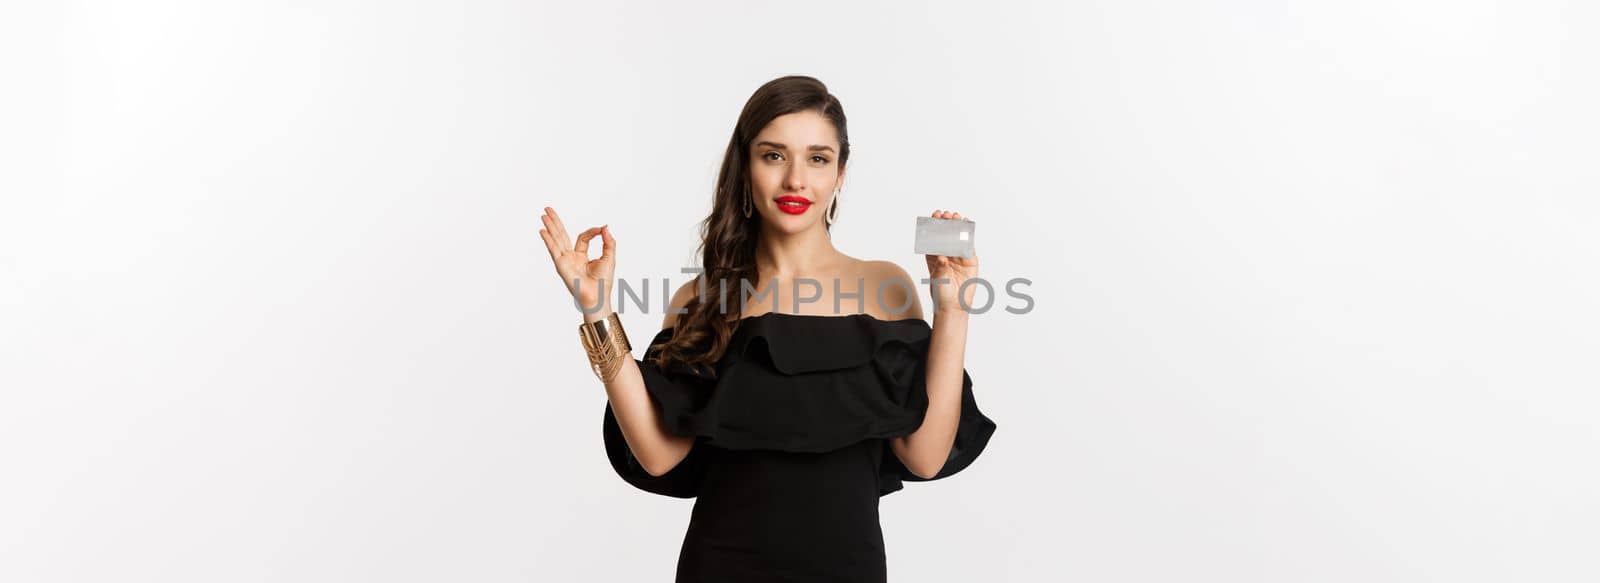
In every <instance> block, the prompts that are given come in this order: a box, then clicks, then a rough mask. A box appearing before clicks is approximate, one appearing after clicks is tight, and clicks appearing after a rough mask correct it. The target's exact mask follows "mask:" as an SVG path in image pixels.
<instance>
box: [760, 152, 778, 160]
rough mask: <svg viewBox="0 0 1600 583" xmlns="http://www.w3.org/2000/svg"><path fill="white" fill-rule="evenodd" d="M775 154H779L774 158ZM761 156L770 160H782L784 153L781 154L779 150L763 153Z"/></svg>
mask: <svg viewBox="0 0 1600 583" xmlns="http://www.w3.org/2000/svg"><path fill="white" fill-rule="evenodd" d="M773 156H777V158H773ZM761 157H762V158H766V159H768V160H782V159H783V155H782V154H779V153H777V152H767V153H766V154H762V155H761Z"/></svg>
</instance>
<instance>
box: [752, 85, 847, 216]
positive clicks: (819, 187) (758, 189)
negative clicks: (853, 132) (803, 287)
mask: <svg viewBox="0 0 1600 583" xmlns="http://www.w3.org/2000/svg"><path fill="white" fill-rule="evenodd" d="M749 156H750V188H751V193H752V194H753V198H754V199H755V200H753V201H751V202H752V204H753V206H754V208H755V210H756V212H758V213H760V214H761V217H762V220H763V221H765V222H766V223H767V225H768V226H776V227H777V228H778V229H780V230H783V231H785V232H800V231H802V230H804V229H807V228H811V227H812V226H813V225H817V224H820V223H824V220H823V215H824V214H826V213H827V212H828V205H829V204H831V203H832V202H833V196H834V191H835V190H836V189H838V188H839V184H840V183H841V182H843V180H844V167H843V166H840V165H839V136H838V132H837V131H835V130H834V128H833V123H832V122H830V121H828V118H826V117H823V115H822V114H821V113H818V112H815V111H801V112H795V113H790V114H786V115H782V116H779V117H777V118H774V119H773V120H772V123H769V124H767V127H765V128H762V129H761V132H760V133H758V134H756V137H755V139H754V140H752V141H751V143H750V152H749Z"/></svg>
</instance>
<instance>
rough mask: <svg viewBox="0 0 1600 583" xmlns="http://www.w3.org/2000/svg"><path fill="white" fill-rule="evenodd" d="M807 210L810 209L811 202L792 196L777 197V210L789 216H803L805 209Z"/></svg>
mask: <svg viewBox="0 0 1600 583" xmlns="http://www.w3.org/2000/svg"><path fill="white" fill-rule="evenodd" d="M809 208H811V201H809V200H806V199H805V198H802V197H798V196H794V195H785V196H780V197H778V210H780V211H783V212H786V213H789V214H791V215H798V214H804V213H805V212H806V209H809Z"/></svg>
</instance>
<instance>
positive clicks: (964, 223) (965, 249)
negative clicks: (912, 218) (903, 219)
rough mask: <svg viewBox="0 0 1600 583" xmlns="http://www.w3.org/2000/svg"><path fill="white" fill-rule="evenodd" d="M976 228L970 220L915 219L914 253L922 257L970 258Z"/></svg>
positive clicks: (925, 217) (922, 217) (975, 236)
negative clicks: (915, 239)
mask: <svg viewBox="0 0 1600 583" xmlns="http://www.w3.org/2000/svg"><path fill="white" fill-rule="evenodd" d="M977 226H978V224H977V223H974V222H972V219H940V218H934V217H927V216H920V217H917V241H916V249H915V252H916V253H918V254H922V255H948V256H950V257H972V246H973V243H974V242H975V239H976V238H977Z"/></svg>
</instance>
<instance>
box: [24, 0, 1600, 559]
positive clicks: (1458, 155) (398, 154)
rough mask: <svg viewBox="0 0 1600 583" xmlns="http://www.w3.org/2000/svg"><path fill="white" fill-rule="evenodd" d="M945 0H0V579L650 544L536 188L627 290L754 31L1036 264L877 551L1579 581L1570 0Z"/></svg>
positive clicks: (1583, 53)
mask: <svg viewBox="0 0 1600 583" xmlns="http://www.w3.org/2000/svg"><path fill="white" fill-rule="evenodd" d="M978 4H980V3H963V4H955V5H946V6H941V7H937V8H933V7H918V6H913V5H911V4H909V3H907V4H906V5H903V6H894V7H891V6H888V5H880V6H867V5H863V4H862V3H832V2H803V3H802V2H793V3H779V4H766V3H763V4H759V5H758V4H754V3H744V2H727V3H716V4H707V5H703V6H699V7H696V8H693V9H690V8H687V7H685V6H684V5H683V3H638V4H632V5H618V4H607V3H599V2H582V3H577V2H563V3H560V4H555V5H545V6H540V5H535V4H527V3H522V2H509V1H507V2H459V1H452V2H418V1H410V2H352V1H338V2H288V3H286V2H257V3H241V2H229V3H219V2H200V1H194V2H143V3H130V2H62V3H51V4H34V3H15V4H12V5H8V7H6V8H4V9H0V22H4V24H3V25H0V28H3V32H4V34H0V49H3V50H0V59H3V64H4V71H5V75H4V80H3V82H4V84H5V85H4V91H3V92H0V100H3V106H4V107H3V108H0V116H3V118H0V122H3V127H4V129H0V144H3V146H0V148H3V149H0V156H3V162H0V169H3V173H0V179H3V181H4V182H3V184H0V194H3V207H0V302H3V309H0V386H3V393H0V472H3V476H4V477H3V479H0V580H4V581H16V582H32V581H162V582H169V581H295V582H300V581H385V582H398V581H473V582H488V581H668V580H670V578H671V572H672V569H673V565H674V563H675V561H676V558H677V551H678V545H679V543H680V542H681V540H682V536H683V529H684V527H685V526H686V524H687V520H688V516H689V510H690V505H691V504H692V501H690V500H678V499H671V498H665V497H660V496H653V495H649V494H646V493H643V492H640V491H637V490H634V489H632V488H631V487H630V486H628V485H627V484H626V483H624V482H622V481H621V480H620V479H618V478H617V477H616V476H615V474H613V473H612V470H611V468H610V467H609V466H608V465H607V464H606V461H605V458H604V455H603V451H602V448H601V438H600V420H601V413H602V409H603V406H604V402H605V401H604V399H605V395H604V392H603V390H602V387H601V386H600V384H599V383H598V381H596V380H595V379H594V377H593V376H592V373H591V372H590V371H589V369H588V366H587V364H586V362H585V359H584V357H583V352H582V349H581V348H580V346H579V344H578V339H577V335H576V333H575V328H576V324H577V322H578V321H579V319H578V317H577V315H576V314H575V313H574V312H573V311H572V307H571V306H570V303H569V300H568V298H567V296H566V295H565V294H566V290H565V288H564V287H563V286H562V285H561V283H560V281H559V278H557V277H556V275H555V273H554V271H553V269H552V268H551V265H550V261H549V258H548V256H547V255H546V252H545V250H544V248H543V246H542V243H541V242H540V240H539V237H538V235H537V232H536V231H537V229H538V228H539V225H538V223H537V213H538V212H539V209H540V208H541V207H543V206H545V205H550V206H553V207H555V208H556V209H557V211H558V212H560V213H561V214H562V215H563V216H565V217H566V218H567V219H568V229H569V230H570V231H572V232H576V231H578V230H581V229H582V228H584V227H588V226H594V225H599V224H601V223H609V224H610V225H611V226H612V229H613V230H614V231H615V233H616V235H617V238H618V244H619V274H618V275H619V276H621V277H625V278H631V279H635V280H638V279H643V278H649V279H651V280H652V281H654V282H656V284H657V286H658V287H657V289H656V290H655V292H654V294H655V295H653V296H652V301H654V302H660V300H661V295H660V289H659V285H660V283H659V282H660V280H661V279H662V278H668V279H670V280H671V281H672V282H673V283H672V285H673V287H676V285H677V283H679V282H681V281H685V280H684V279H683V276H682V275H680V274H679V273H678V268H680V267H685V266H690V265H695V264H696V262H695V261H694V256H693V247H694V244H695V240H694V236H695V222H696V221H698V220H699V219H701V218H703V217H704V214H705V213H706V212H707V211H708V209H709V203H710V195H711V188H712V179H713V178H714V176H715V172H716V168H717V164H718V163H719V161H720V156H721V153H722V148H723V147H724V146H725V144H726V142H727V140H728V136H729V134H730V132H731V131H732V129H733V123H734V121H735V119H736V117H737V115H738V112H739V109H740V107H741V106H742V105H743V103H744V100H745V99H746V98H747V97H748V96H749V94H750V93H751V92H752V91H753V90H754V89H755V88H756V87H757V86H759V85H760V84H761V83H763V82H765V81H767V80H769V79H771V78H774V77H777V76H780V75H784V74H794V73H798V74H809V75H814V76H816V77H818V78H820V79H822V80H823V81H824V82H826V83H827V84H828V85H829V87H830V88H831V89H832V90H833V91H834V93H836V94H837V95H838V96H839V97H840V98H841V99H842V100H843V102H844V105H845V109H846V112H847V113H848V115H849V116H850V130H851V137H852V138H853V140H852V141H853V146H854V150H855V151H854V155H853V157H852V160H851V163H852V165H853V167H852V170H851V173H850V175H849V178H848V180H847V182H846V184H845V190H844V194H843V197H842V199H841V203H842V206H841V208H840V223H839V224H838V225H837V228H836V232H835V235H834V238H835V242H836V244H837V245H838V246H839V247H840V248H841V249H843V250H844V251H845V252H846V253H849V254H851V255H854V256H857V257H864V258H876V259H890V260H893V261H896V262H899V263H900V264H901V265H902V266H904V267H906V268H907V269H908V270H910V271H911V272H912V274H913V276H914V277H924V276H926V269H925V266H923V265H922V260H921V257H920V256H917V255H914V254H912V253H911V234H912V226H913V223H914V221H913V218H912V217H913V216H914V215H917V214H924V213H928V212H931V211H932V210H933V209H936V208H945V209H954V210H957V211H960V212H962V213H964V214H966V215H969V216H971V217H973V218H975V219H976V220H977V221H978V223H979V229H978V234H979V237H978V249H979V253H980V257H981V258H982V262H983V264H982V265H983V266H982V274H983V275H984V276H985V277H986V278H988V279H992V280H1001V281H1003V280H1005V279H1009V278H1012V277H1026V278H1029V279H1031V280H1032V281H1033V282H1034V283H1033V285H1032V286H1031V287H1029V288H1028V290H1027V291H1028V292H1029V293H1030V294H1031V295H1033V296H1034V298H1035V301H1036V303H1035V305H1034V309H1033V311H1032V312H1031V313H1029V314H1026V315H1012V314H1008V313H1005V312H1004V311H1003V310H1000V309H996V310H995V311H992V312H990V313H989V314H985V315H982V316H975V317H974V318H973V322H972V325H971V332H970V336H969V340H968V349H967V350H968V360H967V363H966V364H967V367H968V370H969V371H970V373H971V374H972V376H973V378H974V381H975V387H974V388H975V389H976V391H977V396H978V399H979V402H980V403H981V404H982V405H983V407H984V409H985V411H986V412H988V413H989V414H990V416H991V417H993V418H994V419H995V420H996V421H997V422H998V423H999V431H998V432H997V433H996V434H995V436H994V439H993V441H992V442H991V444H990V446H989V449H988V451H987V452H986V453H985V454H984V455H983V457H982V458H980V459H979V461H978V462H977V463H976V464H974V465H973V466H972V467H970V468H968V469H967V470H966V471H965V472H963V473H961V474H958V475H957V476H954V477H951V478H949V479H947V480H943V481H937V482H930V483H921V484H915V483H914V484H908V485H907V488H906V489H905V490H903V491H901V492H899V493H896V494H892V495H890V496H888V497H886V498H884V499H883V500H882V509H883V525H884V532H885V536H886V539H887V542H888V551H889V569H890V573H891V579H892V580H894V581H1028V582H1032V581H1066V580H1071V581H1094V582H1113V581H1219V582H1221V581H1227V582H1236V581H1263V582H1280V581H1330V582H1333V581H1338V582H1344V581H1540V582H1556V581H1595V580H1597V579H1600V559H1597V555H1596V553H1595V551H1596V549H1600V526H1597V525H1600V495H1597V494H1596V492H1600V438H1597V433H1600V431H1597V425H1600V421H1597V419H1600V397H1597V389H1600V371H1597V370H1596V354H1597V352H1600V339H1597V332H1596V331H1597V329H1600V326H1597V325H1600V317H1597V316H1600V310H1597V303H1596V300H1595V298H1596V297H1597V295H1600V277H1597V272H1596V269H1595V267H1596V265H1597V264H1600V235H1597V234H1596V233H1597V231H1596V225H1597V223H1600V204H1597V202H1596V198H1595V197H1596V195H1597V193H1600V188H1597V186H1600V164H1597V163H1596V161H1597V160H1600V140H1597V139H1596V136H1597V135H1600V115H1597V113H1596V112H1597V109H1596V108H1595V107H1594V104H1595V103H1600V42H1597V41H1596V37H1595V36H1594V32H1595V30H1597V28H1600V9H1597V8H1596V6H1595V5H1594V4H1593V3H1580V2H1570V3H1569V2H1530V1H1519V2H1498V3H1497V2H1482V1H1466V2H1462V1H1452V2H1445V1H1437V2H1419V1H1401V2H1395V1H1384V2H1377V1H1372V2H1337V3H1336V2H1321V3H1318V2H1272V1H1259V2H1237V1H1236V2H1215V1H1213V2H1182V1H1165V2H1151V1H1119V2H1101V3H1088V2H1063V3H1050V4H1051V6H1023V5H1014V6H1002V5H998V4H994V3H981V7H979V6H978ZM923 300H924V302H927V301H928V299H927V293H926V290H924V291H923ZM1001 300H1002V301H1001V303H1000V306H1004V305H1014V306H1017V307H1021V306H1020V305H1019V304H1018V303H1017V302H1012V301H1010V300H1006V299H1005V298H1001ZM624 321H625V323H626V325H627V326H628V328H629V330H630V332H631V333H632V336H633V337H635V338H636V339H637V338H643V339H647V338H649V336H650V335H651V333H652V332H653V331H654V330H656V329H657V327H658V326H659V325H660V312H659V308H655V309H653V310H652V311H651V312H650V313H648V314H641V313H638V312H637V311H630V312H628V313H627V314H626V315H625V317H624ZM636 344H638V343H637V342H636ZM638 348H639V347H638V346H636V349H638ZM636 352H642V349H640V350H636Z"/></svg>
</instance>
